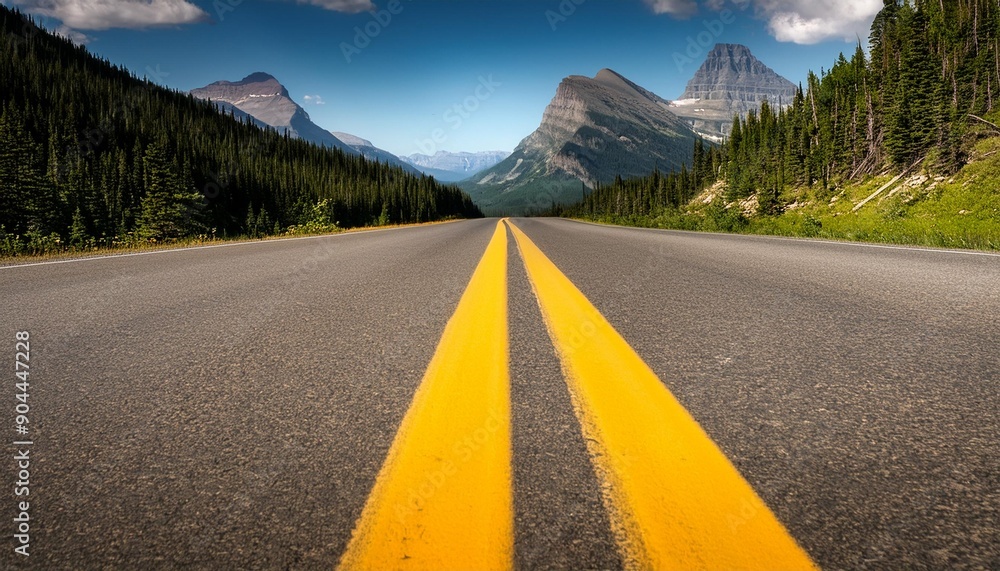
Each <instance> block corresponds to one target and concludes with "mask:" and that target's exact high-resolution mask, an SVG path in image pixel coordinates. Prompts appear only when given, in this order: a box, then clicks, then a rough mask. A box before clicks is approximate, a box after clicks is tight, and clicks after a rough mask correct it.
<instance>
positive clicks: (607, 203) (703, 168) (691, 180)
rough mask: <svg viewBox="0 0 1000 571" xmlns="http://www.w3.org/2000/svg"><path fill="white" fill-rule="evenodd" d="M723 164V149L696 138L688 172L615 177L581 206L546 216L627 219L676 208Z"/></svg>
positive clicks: (557, 209)
mask: <svg viewBox="0 0 1000 571" xmlns="http://www.w3.org/2000/svg"><path fill="white" fill-rule="evenodd" d="M723 161H724V156H723V153H722V149H720V148H718V147H714V146H708V145H706V144H705V143H704V142H702V141H701V140H700V139H699V140H697V141H696V142H695V145H694V159H693V162H692V165H691V169H690V170H689V169H688V168H687V165H682V166H681V170H679V171H674V172H672V173H669V174H662V173H660V172H659V171H658V170H657V171H655V172H654V173H653V174H652V175H650V176H647V177H643V178H634V179H627V180H623V179H622V178H621V177H617V178H616V179H615V181H614V183H612V184H610V185H602V186H598V187H596V188H595V189H594V190H593V191H592V192H591V193H589V194H588V195H587V196H586V197H585V198H584V199H583V202H581V203H580V204H578V205H576V206H573V207H570V208H568V209H563V208H561V207H558V206H557V207H554V209H553V212H550V213H548V214H554V215H562V214H569V215H574V216H585V217H588V218H599V217H606V216H610V217H616V218H620V217H626V218H627V217H635V216H647V215H649V214H652V213H656V212H661V211H663V210H664V209H677V208H679V207H681V206H683V205H684V204H687V203H688V202H689V201H690V200H691V199H692V198H694V197H695V196H696V195H697V194H698V193H699V192H700V191H701V190H702V189H703V188H705V187H706V186H707V185H710V184H712V183H714V182H715V180H716V173H717V172H718V171H719V170H720V169H721V168H722V165H723Z"/></svg>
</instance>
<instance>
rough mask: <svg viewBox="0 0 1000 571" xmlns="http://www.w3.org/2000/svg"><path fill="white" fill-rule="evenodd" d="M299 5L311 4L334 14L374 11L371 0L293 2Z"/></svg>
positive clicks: (304, 0) (306, 0)
mask: <svg viewBox="0 0 1000 571" xmlns="http://www.w3.org/2000/svg"><path fill="white" fill-rule="evenodd" d="M295 1H296V2H298V3H299V4H311V5H313V6H319V7H320V8H325V9H327V10H333V11H334V12H346V13H348V14H357V13H360V12H370V11H372V10H374V9H375V4H374V3H372V0H295Z"/></svg>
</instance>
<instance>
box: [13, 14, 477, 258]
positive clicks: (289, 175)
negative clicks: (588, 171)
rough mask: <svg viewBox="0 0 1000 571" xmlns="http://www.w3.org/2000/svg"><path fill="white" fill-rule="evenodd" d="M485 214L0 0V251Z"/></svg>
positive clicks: (458, 197)
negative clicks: (101, 49) (172, 86)
mask: <svg viewBox="0 0 1000 571" xmlns="http://www.w3.org/2000/svg"><path fill="white" fill-rule="evenodd" d="M476 216H482V213H481V212H480V211H479V209H478V208H477V207H476V206H475V205H473V203H472V201H471V199H470V198H469V197H468V195H466V194H464V193H462V192H461V191H460V190H458V189H457V188H456V187H453V186H443V185H441V184H439V183H437V182H436V181H435V180H433V179H432V178H430V177H418V176H414V175H411V174H409V173H406V172H405V171H403V170H402V169H400V168H398V167H392V166H387V165H385V164H381V163H377V162H369V161H366V160H365V159H364V158H362V157H359V156H352V155H348V154H346V153H344V152H342V151H339V150H330V149H324V148H320V147H317V146H314V145H312V144H309V143H306V142H303V141H300V140H296V139H291V138H289V137H287V136H286V135H282V134H279V133H277V132H276V131H274V130H271V129H261V128H259V127H257V126H254V125H251V124H245V123H243V122H240V121H239V120H236V119H234V118H232V117H231V116H224V115H222V114H220V113H219V112H218V111H217V110H216V109H215V108H214V107H213V106H212V105H211V104H210V103H207V102H204V101H200V100H197V99H194V98H193V97H191V96H189V95H187V94H182V93H179V92H176V91H172V90H168V89H164V88H162V87H158V86H157V85H155V84H153V83H152V82H149V81H146V80H141V79H139V78H137V77H136V76H134V75H133V74H131V73H130V72H128V71H127V70H125V69H124V68H122V67H118V66H113V65H111V64H110V63H109V62H107V61H104V60H100V59H98V58H95V57H94V56H92V55H90V54H89V53H88V52H87V51H86V50H85V49H84V48H82V47H78V46H75V45H73V44H72V43H71V42H69V41H67V40H65V39H63V38H60V37H57V36H55V35H52V34H50V33H48V32H46V31H45V30H42V29H39V28H38V27H37V26H35V24H34V23H33V22H32V21H31V20H30V19H29V18H26V17H25V16H23V15H22V14H20V13H19V12H16V11H12V10H10V9H8V8H6V7H3V6H0V249H3V252H2V253H5V254H11V253H21V252H39V251H45V250H51V249H59V248H64V247H66V246H68V245H72V246H75V247H88V246H96V245H114V244H120V243H127V242H135V241H148V240H157V241H163V240H175V239H179V238H185V237H191V236H199V235H201V236H205V237H210V236H213V235H215V236H226V235H228V236H234V235H267V234H274V233H279V232H287V231H289V229H291V230H292V231H295V230H296V227H298V229H302V227H306V228H307V229H308V230H323V229H330V228H332V227H334V226H337V227H355V226H363V225H372V224H389V223H410V222H423V221H430V220H437V219H441V218H445V217H476Z"/></svg>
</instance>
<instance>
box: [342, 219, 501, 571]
mask: <svg viewBox="0 0 1000 571" xmlns="http://www.w3.org/2000/svg"><path fill="white" fill-rule="evenodd" d="M508 359H509V356H508V335H507V231H506V229H505V227H504V225H503V222H502V221H501V222H498V223H497V227H496V230H495V231H494V233H493V238H492V239H491V240H490V243H489V246H488V247H487V248H486V253H485V254H484V255H483V258H482V259H481V260H480V262H479V265H478V266H477V268H476V271H475V273H473V275H472V279H471V280H470V282H469V285H468V287H467V288H466V290H465V293H464V294H463V295H462V299H461V300H460V301H459V303H458V308H457V309H456V310H455V313H454V315H452V317H451V320H450V321H449V322H448V325H447V326H446V327H445V331H444V334H443V335H442V336H441V340H440V343H439V344H438V347H437V350H436V351H435V353H434V357H433V358H432V359H431V362H430V365H429V366H428V368H427V372H426V373H425V374H424V378H423V380H422V381H421V383H420V387H419V388H418V389H417V392H416V394H415V395H414V397H413V402H412V404H411V405H410V408H409V410H408V411H407V413H406V416H405V417H404V418H403V422H402V424H401V426H400V428H399V431H398V432H397V434H396V438H395V440H394V441H393V443H392V447H391V448H390V450H389V454H388V457H387V458H386V461H385V464H384V465H383V466H382V469H381V471H380V472H379V475H378V477H377V479H376V481H375V486H374V488H373V490H372V492H371V494H370V495H369V497H368V501H367V503H366V504H365V507H364V510H363V511H362V513H361V517H360V518H359V520H358V523H357V525H356V527H355V529H354V533H353V536H352V538H351V541H350V543H349V544H348V547H347V551H346V552H345V553H344V556H343V558H342V559H341V561H340V568H341V569H352V570H353V569H378V570H389V569H441V570H446V569H482V570H488V569H511V568H512V567H513V560H514V558H513V553H514V500H513V478H512V476H511V430H510V375H509V371H508Z"/></svg>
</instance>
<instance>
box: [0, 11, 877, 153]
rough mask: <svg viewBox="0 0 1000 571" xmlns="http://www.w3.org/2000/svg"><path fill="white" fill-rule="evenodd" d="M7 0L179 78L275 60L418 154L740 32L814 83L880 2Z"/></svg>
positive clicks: (670, 69) (276, 67)
mask: <svg viewBox="0 0 1000 571" xmlns="http://www.w3.org/2000/svg"><path fill="white" fill-rule="evenodd" d="M4 4H5V5H9V6H13V7H16V8H19V9H21V10H22V11H24V12H26V13H29V14H32V15H33V17H34V18H35V20H36V21H37V22H39V23H40V24H41V25H42V26H44V27H46V28H48V29H50V30H53V31H56V32H58V33H60V34H62V35H64V36H66V37H69V38H71V39H73V40H74V41H76V42H78V43H83V44H84V45H85V46H86V47H87V49H88V50H89V51H91V52H92V53H94V54H95V55H97V56H98V57H102V58H106V59H108V60H109V61H111V62H112V63H113V64H116V65H121V66H124V67H125V68H127V69H129V70H130V71H132V72H133V73H134V74H136V75H137V76H139V77H143V76H145V77H147V78H148V79H150V80H151V81H153V82H155V83H157V84H160V85H163V86H165V87H168V88H172V89H177V90H179V91H184V92H187V91H190V90H191V89H195V88H199V87H203V86H206V85H208V84H211V83H214V82H217V81H230V82H237V81H240V80H242V79H243V78H245V77H247V76H249V75H251V74H253V73H256V72H263V73H267V74H269V75H271V76H273V77H275V78H276V79H277V80H278V81H279V82H280V83H281V84H282V85H284V86H285V87H286V89H288V91H289V94H290V95H291V97H292V99H293V100H295V102H296V103H298V104H299V105H301V106H302V107H303V108H304V109H305V110H306V112H307V113H309V115H310V117H311V119H312V120H313V121H314V122H315V123H316V124H317V125H319V126H320V127H322V128H323V129H325V130H328V131H331V132H343V133H349V134H351V135H354V136H357V137H360V138H362V139H366V140H368V141H371V142H372V143H373V144H374V145H375V146H376V147H379V148H381V149H385V150H387V151H389V152H391V153H393V154H396V155H398V156H410V155H413V154H416V153H420V154H426V155H434V154H435V153H436V152H437V151H449V152H456V153H457V152H472V153H475V152H484V151H504V152H510V151H512V150H513V149H514V148H515V147H516V146H517V145H518V144H519V143H520V142H521V140H522V139H524V138H525V137H527V136H528V135H530V134H531V133H532V132H533V131H534V130H535V129H536V128H537V127H538V125H539V123H540V121H541V118H542V113H543V111H544V110H545V108H546V106H547V105H548V104H549V102H550V101H551V99H552V97H553V96H554V94H555V91H556V87H557V86H558V85H559V83H560V82H561V81H562V80H563V79H564V78H566V77H568V76H571V75H581V76H586V77H593V76H595V75H596V74H597V73H598V71H600V70H601V69H612V70H614V71H615V72H617V73H619V74H621V75H622V76H624V77H626V78H628V79H629V80H631V81H633V82H635V83H636V84H638V85H640V86H642V87H643V88H645V89H648V90H649V91H652V92H653V93H655V94H657V95H659V96H660V97H663V98H664V99H668V100H674V99H677V98H678V97H679V96H680V95H681V93H683V91H684V88H685V86H686V84H687V82H688V81H689V80H690V79H691V77H692V76H693V75H694V73H695V71H696V70H697V69H698V68H699V67H700V66H701V64H702V63H703V62H704V60H705V57H706V56H707V54H708V52H709V51H710V50H711V49H712V47H714V46H715V45H716V44H727V43H728V44H741V45H745V46H747V47H748V48H749V49H750V51H751V53H753V54H754V56H755V57H757V58H758V59H759V60H761V61H762V62H763V63H764V64H765V65H767V66H768V67H770V68H771V69H773V70H775V71H776V72H777V73H778V74H780V75H782V76H783V77H786V78H787V79H789V80H790V81H791V82H793V83H795V84H799V83H804V81H805V79H806V77H807V75H808V73H809V72H815V73H817V74H819V73H821V72H822V70H824V69H828V68H829V67H831V66H832V65H833V63H834V62H835V61H836V58H837V56H838V55H839V54H840V53H846V54H850V52H852V51H853V50H854V48H855V46H856V45H857V43H858V41H859V40H860V41H861V43H862V45H865V46H867V41H866V40H862V39H861V38H862V37H863V38H867V36H868V32H867V28H869V27H870V25H871V20H872V19H873V17H874V15H875V14H876V13H877V11H878V10H879V9H880V8H881V4H882V3H881V2H878V1H872V0H856V1H853V2H849V3H846V4H844V5H842V6H840V8H839V9H838V8H836V7H833V8H831V7H826V6H822V5H821V3H820V2H817V1H814V0H781V1H778V2H767V3H765V2H762V1H758V0H753V1H750V0H740V1H738V2H733V1H726V0H710V1H708V2H694V1H692V0H628V1H627V2H610V1H608V0H561V1H548V2H530V1H528V0H516V1H511V2H503V1H500V0H487V1H484V2H478V3H476V4H473V5H461V8H459V6H460V5H459V4H458V3H457V2H455V1H451V0H439V1H434V2H423V3H411V0H390V1H387V2H375V3H372V2H371V1H370V0H297V1H296V2H283V1H280V0H271V1H263V2H253V3H251V2H244V1H243V0H217V1H216V2H208V1H207V0H190V1H189V0H152V1H151V3H142V4H143V5H145V6H147V7H148V10H139V9H136V10H134V11H132V12H130V11H121V10H119V11H118V12H116V13H114V14H111V13H102V12H101V11H100V10H99V9H97V8H96V7H95V6H94V5H93V0H46V1H42V0H4ZM137 6H139V5H138V4H137ZM80 10H83V12H80ZM261 38H264V39H261ZM594 38H607V39H606V40H603V41H601V40H599V41H595V40H594Z"/></svg>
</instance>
